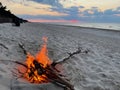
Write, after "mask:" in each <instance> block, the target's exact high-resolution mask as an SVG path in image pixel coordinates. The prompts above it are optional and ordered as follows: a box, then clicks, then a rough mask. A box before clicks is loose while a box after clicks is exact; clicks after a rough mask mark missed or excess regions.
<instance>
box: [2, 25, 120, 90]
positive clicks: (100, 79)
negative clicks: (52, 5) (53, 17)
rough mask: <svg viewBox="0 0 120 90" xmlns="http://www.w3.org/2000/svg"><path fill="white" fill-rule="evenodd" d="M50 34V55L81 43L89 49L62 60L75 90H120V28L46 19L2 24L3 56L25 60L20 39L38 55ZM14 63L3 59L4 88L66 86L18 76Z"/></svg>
mask: <svg viewBox="0 0 120 90" xmlns="http://www.w3.org/2000/svg"><path fill="white" fill-rule="evenodd" d="M43 36H46V37H48V43H47V47H48V55H49V57H50V59H51V60H53V61H59V60H62V59H63V58H65V57H67V56H68V54H67V53H68V52H74V51H76V50H77V49H78V48H79V47H81V48H82V49H87V50H89V53H87V54H77V55H75V56H74V57H72V58H71V59H69V60H68V61H66V62H65V63H63V64H62V68H63V73H64V74H65V75H66V76H67V78H68V79H70V82H71V83H72V84H73V85H74V87H75V90H120V32H119V31H114V30H106V29H105V30H104V29H94V28H85V27H84V28H83V27H78V26H76V27H75V26H63V25H53V24H43V23H24V24H21V26H20V27H14V26H12V25H11V24H8V23H6V24H0V59H1V60H17V61H25V55H24V54H23V51H22V50H21V48H19V46H18V43H19V42H22V43H24V46H25V48H26V50H28V51H29V52H30V53H31V54H33V55H35V54H36V53H37V51H38V50H39V49H40V46H41V45H42V43H43V41H42V37H43ZM14 66H15V65H14V64H12V63H8V62H6V61H5V62H0V90H33V89H34V90H63V88H61V87H58V86H56V85H54V84H51V83H49V84H44V85H40V84H39V85H33V84H29V83H27V82H24V80H15V79H14V77H13V76H12V73H11V69H12V68H14Z"/></svg>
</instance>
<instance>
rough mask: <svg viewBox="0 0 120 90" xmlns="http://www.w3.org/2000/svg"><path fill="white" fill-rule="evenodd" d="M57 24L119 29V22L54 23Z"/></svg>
mask: <svg viewBox="0 0 120 90" xmlns="http://www.w3.org/2000/svg"><path fill="white" fill-rule="evenodd" d="M55 24H59V25H71V26H81V27H90V28H102V29H111V30H119V31H120V23H55Z"/></svg>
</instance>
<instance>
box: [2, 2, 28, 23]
mask: <svg viewBox="0 0 120 90" xmlns="http://www.w3.org/2000/svg"><path fill="white" fill-rule="evenodd" d="M6 9H7V7H6V6H3V5H2V3H1V2H0V17H3V18H10V19H11V22H12V23H15V24H16V23H23V22H27V20H24V19H22V18H19V17H17V16H16V15H14V14H13V13H11V11H10V10H6Z"/></svg>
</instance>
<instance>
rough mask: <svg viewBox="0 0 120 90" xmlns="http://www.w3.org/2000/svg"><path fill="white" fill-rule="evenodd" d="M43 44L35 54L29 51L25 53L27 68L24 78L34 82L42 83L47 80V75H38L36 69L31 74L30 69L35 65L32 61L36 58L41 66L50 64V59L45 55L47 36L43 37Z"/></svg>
mask: <svg viewBox="0 0 120 90" xmlns="http://www.w3.org/2000/svg"><path fill="white" fill-rule="evenodd" d="M43 41H44V44H43V45H42V48H41V50H40V51H39V52H38V53H37V54H36V55H35V56H33V55H31V54H30V53H27V59H26V62H25V63H26V65H27V66H28V70H27V72H26V74H25V76H24V77H25V78H26V79H27V80H28V81H30V82H34V83H43V82H48V80H47V77H46V76H45V75H44V74H42V75H38V72H37V70H36V71H34V75H33V76H32V74H31V70H32V69H34V68H35V65H34V64H33V61H34V60H36V61H37V62H39V63H40V64H41V65H42V67H43V68H45V67H46V66H48V65H50V64H51V63H52V61H51V60H50V59H49V57H48V55H47V37H43Z"/></svg>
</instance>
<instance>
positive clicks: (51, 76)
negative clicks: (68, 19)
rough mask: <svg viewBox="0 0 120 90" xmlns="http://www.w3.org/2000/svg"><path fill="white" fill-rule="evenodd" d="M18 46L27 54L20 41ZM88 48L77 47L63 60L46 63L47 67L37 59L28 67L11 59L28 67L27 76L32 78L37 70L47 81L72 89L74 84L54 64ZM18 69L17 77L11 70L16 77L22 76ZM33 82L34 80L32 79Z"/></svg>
mask: <svg viewBox="0 0 120 90" xmlns="http://www.w3.org/2000/svg"><path fill="white" fill-rule="evenodd" d="M19 47H20V48H21V49H22V50H23V52H24V54H25V55H27V51H26V49H25V47H24V45H23V44H22V43H19ZM88 52H89V50H82V48H78V50H76V51H75V52H72V53H68V57H65V58H64V59H63V60H61V61H57V62H55V61H53V62H52V64H51V65H48V66H47V67H45V68H44V67H43V65H42V64H41V63H39V62H38V61H37V60H34V61H33V64H34V66H35V67H32V66H31V67H28V66H27V65H26V64H24V63H22V62H19V61H11V62H13V63H16V64H18V65H22V66H23V67H25V68H26V69H27V70H28V69H29V70H30V72H29V77H30V78H32V77H33V76H35V71H37V74H38V75H43V74H44V75H45V76H46V77H47V78H46V80H47V81H49V82H52V83H54V84H57V85H59V86H61V87H63V88H65V90H74V86H73V85H72V84H70V82H69V80H68V79H65V78H63V77H64V75H61V74H60V73H59V70H57V69H56V67H55V66H56V65H57V64H61V63H64V62H65V61H67V60H68V59H70V58H71V57H73V56H74V55H76V54H79V53H86V54H87V53H88ZM16 70H17V71H18V73H19V74H20V75H19V77H18V76H17V73H15V72H13V73H14V75H15V76H17V78H22V77H24V74H25V73H26V72H25V73H23V72H21V71H20V70H18V69H16ZM33 83H34V81H33Z"/></svg>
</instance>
